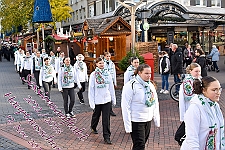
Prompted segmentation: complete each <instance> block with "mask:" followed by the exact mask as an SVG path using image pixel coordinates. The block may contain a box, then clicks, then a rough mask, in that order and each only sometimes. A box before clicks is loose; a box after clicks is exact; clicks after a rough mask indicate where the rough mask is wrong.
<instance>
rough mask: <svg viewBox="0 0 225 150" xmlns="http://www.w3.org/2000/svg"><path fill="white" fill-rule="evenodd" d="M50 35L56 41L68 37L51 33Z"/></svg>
mask: <svg viewBox="0 0 225 150" xmlns="http://www.w3.org/2000/svg"><path fill="white" fill-rule="evenodd" d="M51 37H53V38H54V39H55V40H57V41H62V40H67V39H68V37H61V36H59V35H57V34H54V35H51Z"/></svg>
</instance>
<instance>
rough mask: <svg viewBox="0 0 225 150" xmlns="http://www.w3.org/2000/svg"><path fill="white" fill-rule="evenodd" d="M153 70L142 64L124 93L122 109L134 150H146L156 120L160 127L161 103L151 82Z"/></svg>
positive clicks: (127, 84) (126, 129)
mask: <svg viewBox="0 0 225 150" xmlns="http://www.w3.org/2000/svg"><path fill="white" fill-rule="evenodd" d="M150 78H151V68H150V66H149V65H147V64H141V65H140V66H138V67H137V70H136V71H135V78H134V79H132V80H131V81H129V82H127V83H126V84H125V85H124V87H123V91H122V100H121V109H122V116H123V122H124V127H125V131H126V133H130V135H131V139H132V142H133V148H132V150H144V149H145V143H146V142H147V140H148V137H149V134H150V128H151V122H152V120H154V123H155V125H156V127H159V126H160V114H159V102H158V96H157V93H156V89H155V86H154V85H153V84H152V83H151V82H150Z"/></svg>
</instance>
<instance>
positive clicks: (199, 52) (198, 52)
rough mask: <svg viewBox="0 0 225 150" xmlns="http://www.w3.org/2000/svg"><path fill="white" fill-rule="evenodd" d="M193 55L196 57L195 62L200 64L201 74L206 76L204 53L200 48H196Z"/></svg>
mask: <svg viewBox="0 0 225 150" xmlns="http://www.w3.org/2000/svg"><path fill="white" fill-rule="evenodd" d="M195 57H196V61H195V62H196V63H198V64H199V65H200V66H201V76H202V77H204V76H207V70H206V57H205V53H204V52H203V50H202V49H196V50H195Z"/></svg>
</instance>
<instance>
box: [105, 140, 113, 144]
mask: <svg viewBox="0 0 225 150" xmlns="http://www.w3.org/2000/svg"><path fill="white" fill-rule="evenodd" d="M104 141H105V143H106V144H112V142H111V141H110V139H104Z"/></svg>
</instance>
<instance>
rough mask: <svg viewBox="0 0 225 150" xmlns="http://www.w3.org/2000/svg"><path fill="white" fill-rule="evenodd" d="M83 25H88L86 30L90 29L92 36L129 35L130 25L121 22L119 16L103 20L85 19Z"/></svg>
mask: <svg viewBox="0 0 225 150" xmlns="http://www.w3.org/2000/svg"><path fill="white" fill-rule="evenodd" d="M84 24H87V25H88V29H92V31H93V34H94V35H100V36H102V35H106V36H107V35H119V34H126V35H130V34H131V26H130V24H129V23H127V22H126V21H125V20H123V19H122V18H121V17H120V16H114V17H110V18H105V19H86V20H85V22H84ZM84 26H85V25H84ZM83 28H84V27H83Z"/></svg>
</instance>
